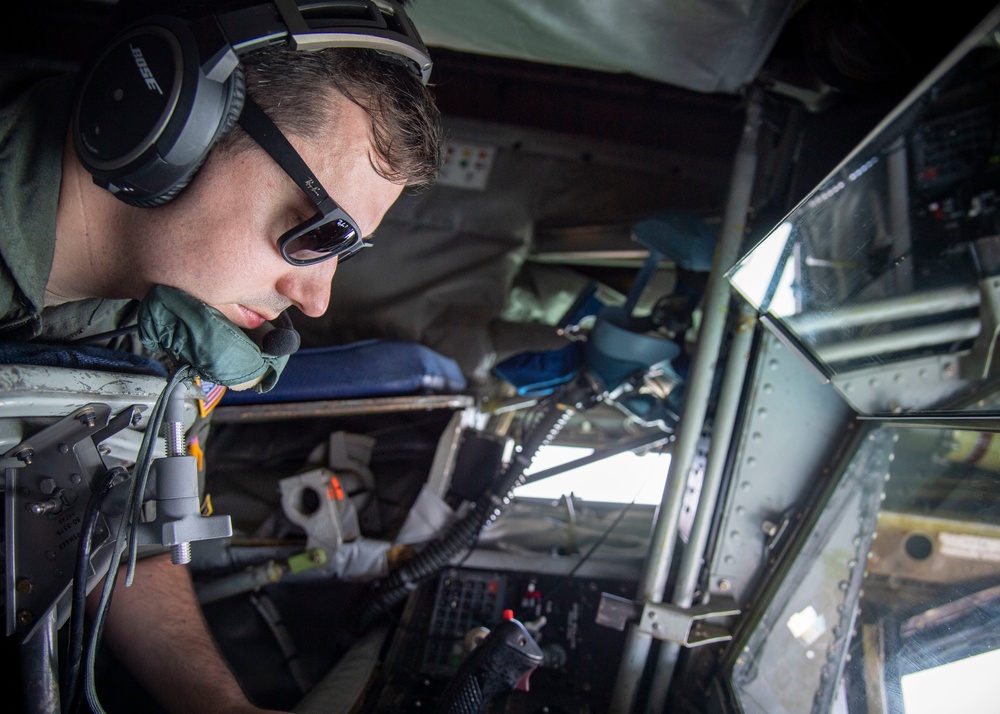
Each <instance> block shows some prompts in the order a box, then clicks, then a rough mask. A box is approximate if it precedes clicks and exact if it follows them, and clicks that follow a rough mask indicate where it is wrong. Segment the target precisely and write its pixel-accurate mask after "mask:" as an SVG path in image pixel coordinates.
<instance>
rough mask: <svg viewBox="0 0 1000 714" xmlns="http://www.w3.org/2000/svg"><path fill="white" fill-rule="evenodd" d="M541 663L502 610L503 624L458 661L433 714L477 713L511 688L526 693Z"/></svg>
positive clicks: (524, 634)
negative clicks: (457, 666) (530, 677)
mask: <svg viewBox="0 0 1000 714" xmlns="http://www.w3.org/2000/svg"><path fill="white" fill-rule="evenodd" d="M541 661H542V649H541V647H539V646H538V643H537V642H535V640H534V638H533V637H532V636H531V634H530V633H529V632H528V631H527V630H526V629H525V628H524V625H522V624H521V623H520V622H518V621H517V620H515V619H514V613H513V612H511V611H510V610H506V611H504V619H503V622H501V623H500V624H499V625H497V626H496V627H495V628H493V630H492V631H491V632H490V634H489V635H487V636H486V638H485V639H484V640H483V641H482V643H481V644H480V645H479V646H478V647H476V649H474V650H472V652H470V653H469V655H468V657H466V658H465V661H463V662H462V665H461V666H460V667H459V668H458V671H457V672H456V673H455V676H454V677H452V679H451V681H450V682H449V683H448V686H447V687H446V688H445V690H444V694H442V695H441V699H440V700H439V701H438V705H437V709H435V714H480V713H481V712H482V711H484V709H485V707H486V704H487V702H489V700H490V699H492V698H493V697H495V696H497V695H498V694H503V693H505V692H510V691H512V690H514V689H515V688H517V689H520V690H522V691H528V677H529V676H530V675H531V673H532V672H533V671H534V670H535V667H537V666H538V665H539V664H541Z"/></svg>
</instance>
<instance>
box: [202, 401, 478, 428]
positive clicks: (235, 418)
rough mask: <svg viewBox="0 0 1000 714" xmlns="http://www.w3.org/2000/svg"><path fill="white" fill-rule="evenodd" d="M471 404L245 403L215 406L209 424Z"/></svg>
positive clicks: (459, 406)
mask: <svg viewBox="0 0 1000 714" xmlns="http://www.w3.org/2000/svg"><path fill="white" fill-rule="evenodd" d="M474 404H475V399H474V398H473V397H472V396H470V395H468V394H441V395H419V396H415V397H378V398H373V399H330V400H325V401H319V402H281V403H278V404H246V405H232V406H225V407H216V408H215V411H214V412H213V414H212V421H214V422H215V423H216V424H232V423H235V422H258V421H280V420H284V419H315V418H319V417H341V416H355V415H358V414H386V413H390V412H405V411H425V410H427V411H430V410H432V409H465V408H466V407H471V406H473V405H474Z"/></svg>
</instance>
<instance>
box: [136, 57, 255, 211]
mask: <svg viewBox="0 0 1000 714" xmlns="http://www.w3.org/2000/svg"><path fill="white" fill-rule="evenodd" d="M228 82H229V95H228V99H227V102H226V111H225V116H224V117H223V119H222V121H221V122H219V128H218V129H217V130H216V132H215V136H214V137H212V143H211V145H210V146H209V147H208V150H207V151H205V153H204V154H203V155H202V157H201V159H200V160H199V161H198V163H197V164H195V165H194V166H192V167H191V170H190V171H188V172H187V173H186V174H184V176H182V177H181V178H180V179H178V180H177V182H176V183H174V185H173V186H171V187H170V188H169V189H168V190H167V191H164V192H162V193H159V194H157V195H155V196H147V197H145V198H137V197H133V196H127V195H119V198H120V199H121V200H122V201H124V202H125V203H127V204H129V205H130V206H137V207H139V208H155V207H156V206H162V205H164V204H166V203H169V202H170V201H172V200H173V199H174V198H176V197H177V195H178V194H179V193H180V192H181V191H183V190H184V188H185V187H187V185H188V184H189V183H191V181H192V179H194V177H195V175H196V174H197V173H198V170H199V169H200V168H201V167H202V165H203V164H204V163H205V160H206V159H207V158H208V155H209V153H211V151H212V149H213V148H214V147H215V145H216V144H218V143H219V140H220V139H222V137H224V136H225V135H226V134H228V133H229V132H230V131H232V130H233V127H234V126H236V122H237V121H238V120H239V118H240V114H241V113H242V112H243V104H244V102H245V101H246V96H247V95H246V79H245V77H244V74H243V68H242V67H240V66H239V65H237V67H236V69H235V70H233V73H232V75H231V76H230V77H229V80H228Z"/></svg>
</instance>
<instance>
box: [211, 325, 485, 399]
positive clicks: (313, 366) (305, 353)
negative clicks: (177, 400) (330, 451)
mask: <svg viewBox="0 0 1000 714" xmlns="http://www.w3.org/2000/svg"><path fill="white" fill-rule="evenodd" d="M465 386H466V382H465V377H464V376H463V375H462V370H461V369H459V367H458V364H457V363H456V362H455V361H454V360H452V359H450V358H448V357H444V356H443V355H440V354H438V353H437V352H435V351H434V350H432V349H430V348H428V347H425V346H423V345H419V344H415V343H412V342H396V341H391V340H368V341H365V342H355V343H352V344H349V345H341V346H337V347H317V348H312V349H302V350H299V351H298V352H296V353H295V354H293V355H292V356H291V358H290V359H289V360H288V365H287V366H286V367H285V369H284V371H283V372H282V373H281V378H280V379H279V380H278V384H277V385H276V386H275V387H274V389H272V390H271V391H270V392H267V393H265V394H258V393H257V392H254V391H253V390H247V391H242V392H234V391H233V390H231V389H230V390H229V391H227V392H226V395H225V396H224V397H223V398H222V404H223V405H227V404H273V403H276V402H304V401H317V400H324V399H357V398H362V397H384V396H401V395H407V394H422V393H428V392H442V393H454V392H461V391H463V390H464V389H465Z"/></svg>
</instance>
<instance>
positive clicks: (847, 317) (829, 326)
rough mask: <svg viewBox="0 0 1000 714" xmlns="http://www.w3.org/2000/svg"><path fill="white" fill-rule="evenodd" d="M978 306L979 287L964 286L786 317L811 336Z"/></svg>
mask: <svg viewBox="0 0 1000 714" xmlns="http://www.w3.org/2000/svg"><path fill="white" fill-rule="evenodd" d="M976 307H979V286H978V285H962V286H959V287H954V288H943V289H941V290H925V291H923V292H919V293H913V294H910V295H903V296H902V297H894V298H888V299H886V300H874V301H872V302H863V303H858V304H856V305H849V306H844V307H838V308H836V309H834V310H831V311H829V312H804V313H801V314H798V315H789V316H787V317H782V319H783V320H785V321H786V322H788V326H789V327H790V328H792V329H793V330H794V331H795V332H797V333H798V334H800V335H808V334H812V333H814V332H822V331H824V330H837V329H844V328H848V327H859V326H861V325H872V324H875V323H881V322H891V321H893V320H906V319H909V318H913V317H927V316H928V315H936V314H940V313H946V312H953V311H955V310H968V309H972V308H976Z"/></svg>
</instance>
